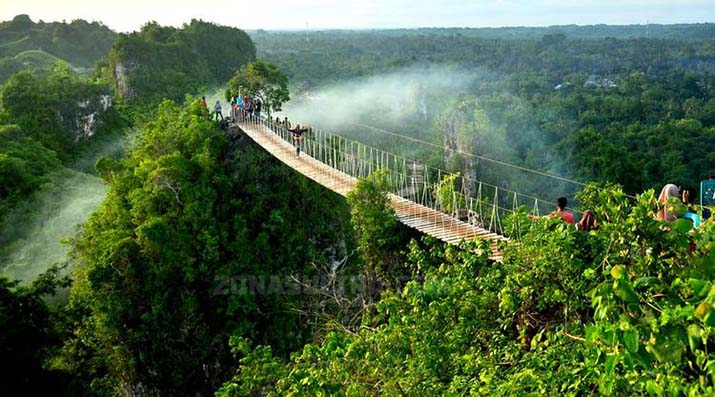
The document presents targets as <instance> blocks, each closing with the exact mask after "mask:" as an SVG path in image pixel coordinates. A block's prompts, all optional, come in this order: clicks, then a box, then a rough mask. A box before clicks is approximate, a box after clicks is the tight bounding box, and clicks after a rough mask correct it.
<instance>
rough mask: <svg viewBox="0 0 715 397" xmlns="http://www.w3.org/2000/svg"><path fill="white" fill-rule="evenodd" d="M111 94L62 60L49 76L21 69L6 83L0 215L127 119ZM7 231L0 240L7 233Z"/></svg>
mask: <svg viewBox="0 0 715 397" xmlns="http://www.w3.org/2000/svg"><path fill="white" fill-rule="evenodd" d="M108 98H109V89H108V88H107V87H106V86H104V85H102V84H99V83H96V82H93V81H91V80H89V79H88V78H86V77H83V76H81V75H78V74H76V73H74V72H72V71H71V70H70V69H69V68H68V67H67V66H66V65H63V64H58V65H55V66H54V67H53V68H52V70H51V71H50V72H49V74H47V75H46V76H35V75H33V74H31V73H30V72H27V71H23V72H19V73H17V74H15V75H13V76H12V78H11V79H10V80H9V81H8V82H7V83H6V84H5V85H4V86H2V89H0V125H4V126H3V127H0V142H2V145H0V185H2V188H1V189H0V216H1V215H2V214H3V212H4V210H6V209H7V208H9V207H11V206H13V205H14V204H16V203H17V202H18V201H19V200H22V199H26V198H27V197H29V196H30V195H31V193H32V192H34V191H36V190H37V189H39V188H40V187H41V185H42V184H43V183H45V182H47V181H48V179H47V176H48V175H49V174H50V173H52V172H54V171H59V170H61V169H62V168H63V166H74V164H75V163H76V161H77V160H78V159H79V158H80V157H81V156H82V155H83V154H84V153H85V150H86V149H87V148H91V147H92V145H91V144H92V142H90V138H94V139H95V140H96V139H97V138H100V139H102V138H104V137H107V136H109V135H112V134H116V133H117V131H118V130H119V129H121V128H122V127H124V126H125V125H126V120H125V119H124V118H123V117H122V116H121V115H120V114H119V113H118V112H117V111H116V110H115V109H114V108H112V107H110V106H109V103H108V102H107V101H108V100H109V99H108ZM103 101H104V102H103ZM92 149H96V148H92ZM3 237H4V238H0V241H5V240H6V239H7V238H9V236H3Z"/></svg>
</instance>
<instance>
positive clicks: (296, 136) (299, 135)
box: [288, 124, 308, 157]
mask: <svg viewBox="0 0 715 397" xmlns="http://www.w3.org/2000/svg"><path fill="white" fill-rule="evenodd" d="M288 131H290V132H292V133H293V146H295V155H296V157H300V149H301V147H302V146H303V134H304V133H305V132H306V131H308V129H307V128H300V124H296V125H295V128H293V129H292V130H291V129H288Z"/></svg>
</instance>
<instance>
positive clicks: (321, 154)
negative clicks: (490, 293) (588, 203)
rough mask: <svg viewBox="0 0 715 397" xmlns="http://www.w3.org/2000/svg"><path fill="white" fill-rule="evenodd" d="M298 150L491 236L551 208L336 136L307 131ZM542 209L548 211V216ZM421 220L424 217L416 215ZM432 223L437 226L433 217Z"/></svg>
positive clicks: (281, 130) (280, 131) (264, 124)
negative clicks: (516, 218) (379, 177)
mask: <svg viewBox="0 0 715 397" xmlns="http://www.w3.org/2000/svg"><path fill="white" fill-rule="evenodd" d="M238 117H239V118H240V120H239V124H240V123H246V124H248V125H250V126H253V127H256V128H259V129H263V131H265V132H266V133H270V134H273V135H275V136H276V137H278V138H280V139H281V140H283V141H285V142H287V143H289V144H291V145H294V144H295V141H294V135H293V133H292V132H291V131H289V130H288V129H287V128H286V126H285V125H283V124H282V123H280V122H278V123H276V122H275V121H274V120H272V119H270V118H259V117H256V116H254V115H252V114H250V113H245V112H244V113H242V114H239V116H238ZM302 152H303V153H304V154H307V155H308V156H310V157H312V158H313V159H315V160H317V161H319V162H321V163H323V164H326V165H327V166H329V167H330V168H333V169H335V170H338V171H340V172H342V173H344V174H346V175H349V176H351V177H353V178H365V177H367V176H369V175H370V174H372V173H373V172H375V171H378V170H383V172H384V173H385V178H386V181H387V184H388V186H389V192H390V193H392V194H394V195H396V196H398V197H400V198H402V199H405V200H409V201H410V202H413V203H417V204H420V205H421V206H424V207H427V208H430V209H433V210H436V211H437V212H439V213H441V214H447V215H448V216H449V219H450V222H453V223H455V226H456V223H459V222H466V223H468V224H471V225H474V226H477V227H480V228H482V229H485V230H487V231H489V232H491V233H494V234H497V235H502V236H509V237H512V238H513V237H516V238H518V236H519V230H518V227H519V226H518V223H516V224H515V225H514V226H513V227H512V229H511V230H505V227H504V222H503V220H502V218H503V217H504V216H505V215H506V214H510V213H514V212H517V211H519V210H522V211H524V210H525V211H528V212H529V213H531V214H533V215H535V216H540V215H541V213H542V212H543V213H545V212H546V211H544V209H550V210H551V211H552V210H554V209H555V208H556V206H555V204H554V203H552V202H550V201H546V200H542V199H540V198H538V197H535V196H533V195H529V194H523V193H520V192H517V191H515V190H512V189H508V188H504V187H500V186H497V185H495V184H490V183H487V182H484V181H479V180H475V179H474V178H471V177H470V176H466V175H459V174H454V173H450V172H448V171H446V170H443V169H440V168H436V167H432V166H429V165H427V164H424V163H423V162H420V161H417V160H415V159H408V158H406V157H403V156H400V155H398V154H394V153H390V152H387V151H384V150H381V149H379V148H375V147H372V146H368V145H365V144H363V143H361V142H358V141H356V140H352V139H348V138H346V137H343V136H341V135H338V134H334V133H330V132H326V131H323V130H321V129H317V128H312V127H311V128H310V129H309V131H308V132H306V133H305V134H303V137H302ZM551 211H548V212H551ZM421 216H424V214H423V215H421ZM427 216H432V217H434V218H435V219H432V221H434V222H441V220H442V219H444V217H443V216H440V217H439V219H437V217H436V216H435V215H427Z"/></svg>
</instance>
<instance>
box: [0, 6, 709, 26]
mask: <svg viewBox="0 0 715 397" xmlns="http://www.w3.org/2000/svg"><path fill="white" fill-rule="evenodd" d="M17 14H29V15H30V17H31V18H32V19H33V20H35V21H37V20H39V19H42V20H44V21H61V20H67V21H68V22H69V21H70V20H72V19H78V18H82V19H87V20H90V21H102V22H104V24H106V25H108V26H109V27H111V28H112V29H115V30H118V31H131V30H136V29H138V28H139V27H140V26H141V25H142V24H144V23H145V22H147V21H150V20H155V21H157V22H159V23H161V24H165V25H175V26H178V25H181V24H183V23H185V22H188V21H189V20H191V18H197V19H203V20H206V21H213V22H216V23H220V24H223V25H231V26H237V27H240V28H243V29H257V28H262V29H305V27H306V24H307V26H308V27H309V28H314V29H320V28H395V27H433V26H440V27H443V26H448V27H453V26H457V27H484V26H492V27H493V26H546V25H565V24H578V25H590V24H598V23H606V24H644V23H647V22H651V23H686V22H715V0H620V1H617V0H600V1H599V0H532V1H529V0H442V1H439V0H432V1H424V0H352V1H350V0H345V1H338V0H250V1H246V0H207V1H200V0H112V1H107V0H92V1H88V0H0V20H8V19H11V18H12V17H13V16H15V15H17Z"/></svg>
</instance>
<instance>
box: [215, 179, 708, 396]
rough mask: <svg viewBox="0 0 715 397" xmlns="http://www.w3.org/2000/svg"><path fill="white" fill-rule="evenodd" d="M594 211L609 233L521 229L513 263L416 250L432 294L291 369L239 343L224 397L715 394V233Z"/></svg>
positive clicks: (622, 211)
mask: <svg viewBox="0 0 715 397" xmlns="http://www.w3.org/2000/svg"><path fill="white" fill-rule="evenodd" d="M581 200H582V202H584V203H588V204H589V205H592V206H593V208H596V211H597V213H598V214H600V216H601V219H602V220H603V223H602V227H601V228H600V229H599V230H596V231H592V232H579V231H577V230H576V229H575V228H574V227H573V226H569V225H567V224H565V223H562V222H561V221H560V220H557V219H542V220H538V221H531V220H528V219H526V218H525V217H523V215H518V216H517V217H516V218H515V219H512V221H514V222H517V221H518V222H520V223H521V225H522V227H523V228H524V230H523V231H524V234H523V235H522V239H521V240H520V241H519V244H512V245H509V246H507V247H505V248H504V261H503V262H502V263H490V262H488V260H487V258H486V256H485V255H484V254H482V255H480V254H477V253H476V252H477V248H481V249H484V248H486V247H484V246H482V247H478V246H477V245H475V244H464V245H463V246H461V247H460V248H455V247H438V246H436V247H434V248H432V249H430V250H425V249H421V248H419V247H417V246H416V245H413V246H412V252H411V254H410V261H409V265H408V266H409V267H410V268H411V269H413V272H414V276H415V277H416V278H417V279H420V278H422V277H423V278H424V279H423V280H420V281H413V282H410V283H408V284H407V286H406V287H405V288H404V289H403V290H402V291H396V292H387V293H386V294H385V295H383V297H382V300H381V301H380V302H379V303H378V304H377V313H376V314H374V315H372V316H368V317H365V318H364V319H363V324H362V327H360V329H359V330H357V331H349V330H341V329H339V328H338V329H336V330H335V331H334V332H332V333H330V334H329V335H327V336H326V337H325V339H324V340H322V342H321V343H318V344H309V345H306V346H305V347H304V348H303V350H302V351H300V352H297V353H295V354H293V355H292V357H291V360H290V361H288V362H285V361H283V360H281V359H277V358H274V357H272V356H271V351H270V349H269V348H266V347H260V346H259V347H256V348H255V349H251V348H250V345H249V344H247V343H246V341H241V340H238V339H237V340H234V341H233V342H232V343H233V345H234V351H235V353H236V354H237V356H238V357H239V363H240V366H239V368H238V372H237V374H236V376H235V377H234V379H233V380H232V381H231V382H228V383H226V384H225V385H224V386H223V387H222V389H221V390H220V391H219V393H218V395H220V396H233V395H263V394H267V395H276V396H278V395H306V396H307V395H312V396H315V395H326V396H327V395H355V396H358V395H373V394H388V395H464V394H476V395H508V396H513V395H556V394H563V395H570V396H577V395H590V394H594V393H595V394H601V395H634V394H638V395H640V394H650V395H708V394H712V393H713V387H714V385H713V374H712V366H711V365H710V363H711V362H712V360H713V358H714V357H713V353H712V348H711V347H712V344H713V336H712V335H713V334H712V333H713V328H712V327H713V326H714V324H715V323H713V321H712V318H711V316H712V315H713V313H711V312H713V309H712V308H711V295H712V288H711V287H712V281H713V277H712V274H713V266H715V262H714V261H713V257H712V254H711V253H712V248H713V246H712V243H713V242H712V238H711V235H712V233H713V231H714V230H713V227H714V226H715V224H713V223H708V224H707V225H706V226H705V227H704V228H703V229H698V230H694V229H692V224H690V223H689V221H678V222H676V223H675V224H672V225H669V227H667V228H665V225H664V224H662V223H660V222H658V221H655V220H654V219H653V213H654V211H655V209H656V203H655V198H654V196H653V193H652V191H651V192H647V193H645V194H643V195H642V196H640V197H639V199H638V200H637V202H635V203H629V202H628V199H626V198H625V197H624V196H623V194H622V193H621V192H620V191H619V190H617V189H609V190H600V189H595V188H589V189H588V190H586V191H585V192H584V193H583V194H582V197H581ZM259 368H260V376H257V373H258V372H257V371H258V369H259Z"/></svg>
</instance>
